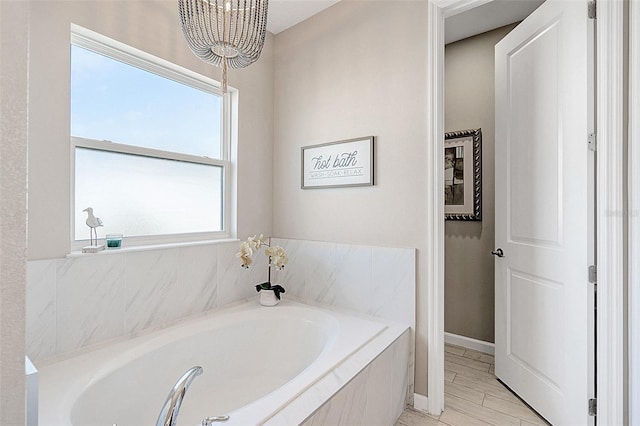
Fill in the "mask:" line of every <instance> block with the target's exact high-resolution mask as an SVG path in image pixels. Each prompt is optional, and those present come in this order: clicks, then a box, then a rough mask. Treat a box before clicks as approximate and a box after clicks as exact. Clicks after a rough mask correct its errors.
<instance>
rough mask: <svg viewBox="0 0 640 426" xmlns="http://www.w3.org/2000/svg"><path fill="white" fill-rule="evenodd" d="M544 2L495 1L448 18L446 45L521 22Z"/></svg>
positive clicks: (534, 0)
mask: <svg viewBox="0 0 640 426" xmlns="http://www.w3.org/2000/svg"><path fill="white" fill-rule="evenodd" d="M542 3H544V0H493V1H489V2H487V3H485V4H483V5H482V6H479V7H475V8H473V9H471V10H468V11H466V12H463V13H460V14H458V15H454V16H451V17H448V18H447V19H446V20H445V26H444V33H445V34H444V40H445V41H444V42H445V44H448V43H453V42H454V41H458V40H462V39H463V38H467V37H471V36H474V35H476V34H481V33H484V32H487V31H490V30H493V29H496V28H500V27H503V26H505V25H508V24H512V23H514V22H520V21H522V20H523V19H524V18H526V17H527V16H529V15H530V14H531V12H533V11H534V10H536V9H537V8H538V6H540V5H541V4H542Z"/></svg>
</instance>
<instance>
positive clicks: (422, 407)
mask: <svg viewBox="0 0 640 426" xmlns="http://www.w3.org/2000/svg"><path fill="white" fill-rule="evenodd" d="M413 408H414V409H416V410H418V411H422V412H423V413H427V414H428V413H429V398H427V397H426V396H424V395H420V394H419V393H414V394H413Z"/></svg>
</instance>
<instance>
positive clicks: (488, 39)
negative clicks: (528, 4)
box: [444, 24, 515, 342]
mask: <svg viewBox="0 0 640 426" xmlns="http://www.w3.org/2000/svg"><path fill="white" fill-rule="evenodd" d="M514 26H515V24H514V25H509V26H506V27H502V28H498V29H496V30H493V31H489V32H486V33H483V34H479V35H477V36H474V37H469V38H467V39H464V40H460V41H458V42H455V43H451V44H448V45H447V46H446V47H445V131H446V132H452V131H455V130H465V129H477V128H482V221H481V222H477V221H473V222H467V221H453V220H448V221H446V223H445V291H444V307H445V315H444V329H445V331H446V332H448V333H453V334H457V335H461V336H465V337H471V338H473V339H478V340H483V341H486V342H493V341H494V321H493V317H494V271H493V268H494V266H493V256H491V250H493V248H494V247H493V245H494V155H495V153H494V54H493V52H494V50H493V49H494V46H495V44H496V43H497V42H498V41H499V40H500V39H502V38H503V37H504V36H505V35H506V34H507V33H508V32H509V31H511V29H512V28H513V27H514Z"/></svg>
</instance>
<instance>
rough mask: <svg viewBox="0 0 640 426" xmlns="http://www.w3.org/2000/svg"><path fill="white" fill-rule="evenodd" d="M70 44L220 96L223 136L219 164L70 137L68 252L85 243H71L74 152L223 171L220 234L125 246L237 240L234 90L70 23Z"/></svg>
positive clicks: (153, 238)
mask: <svg viewBox="0 0 640 426" xmlns="http://www.w3.org/2000/svg"><path fill="white" fill-rule="evenodd" d="M71 44H73V45H76V46H79V47H82V48H85V49H88V50H91V51H93V52H96V53H100V54H103V55H105V56H107V57H110V58H112V59H116V60H119V61H122V62H124V63H126V64H130V65H133V66H135V67H138V68H140V69H142V70H145V71H148V72H152V73H154V74H157V75H160V76H162V77H164V78H168V79H171V80H173V81H176V82H179V83H182V84H185V85H188V86H190V87H194V88H196V89H199V90H202V91H205V92H208V93H212V94H215V95H219V96H222V103H223V107H222V117H221V123H222V131H221V141H222V145H221V152H220V155H221V159H212V158H208V157H204V156H195V155H189V154H180V153H175V152H169V151H163V150H156V149H152V148H145V147H138V146H134V145H126V144H119V143H114V142H111V141H106V140H103V141H98V140H93V139H85V138H79V137H73V136H71V137H70V139H71V143H70V157H71V161H70V175H71V188H70V190H71V197H70V203H71V214H70V221H71V227H70V229H71V235H70V239H71V250H72V252H74V251H78V250H80V249H81V248H82V247H84V246H86V245H88V243H89V239H83V240H75V235H74V234H75V209H76V208H77V207H76V206H75V157H76V147H79V148H89V149H96V150H101V151H109V152H118V153H128V154H133V155H142V156H147V157H153V158H161V159H169V160H178V161H186V162H190V163H197V164H208V165H214V166H221V167H223V191H224V194H223V209H224V210H223V211H222V225H223V227H222V230H221V231H216V232H199V233H183V234H166V235H150V236H134V237H127V236H126V235H125V237H124V238H125V244H126V247H143V246H154V247H156V248H157V246H158V245H173V244H180V243H188V242H201V241H218V240H227V239H233V238H235V235H236V226H237V225H236V222H237V217H236V211H237V210H236V202H237V201H236V200H237V196H236V193H235V191H236V187H237V186H236V181H237V175H236V170H237V169H236V167H235V161H236V160H237V158H236V149H235V146H236V143H237V130H236V128H235V126H237V124H238V123H237V118H236V114H237V110H238V108H237V100H238V91H237V90H236V89H235V88H232V87H229V88H228V92H227V93H226V94H223V93H222V91H221V88H220V83H218V82H217V81H215V80H213V79H211V78H209V77H206V76H203V75H201V74H198V73H196V72H193V71H191V70H189V69H187V68H183V67H181V66H179V65H176V64H174V63H171V62H169V61H166V60H164V59H161V58H158V57H156V56H153V55H151V54H149V53H146V52H143V51H141V50H138V49H136V48H134V47H131V46H128V45H126V44H124V43H121V42H118V41H116V40H113V39H110V38H108V37H106V36H104V35H102V34H98V33H96V32H93V31H91V30H88V29H86V28H83V27H81V26H79V25H75V24H71Z"/></svg>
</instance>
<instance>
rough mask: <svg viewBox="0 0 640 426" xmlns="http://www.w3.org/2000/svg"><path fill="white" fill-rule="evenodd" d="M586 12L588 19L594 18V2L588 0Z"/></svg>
mask: <svg viewBox="0 0 640 426" xmlns="http://www.w3.org/2000/svg"><path fill="white" fill-rule="evenodd" d="M587 14H588V16H589V19H596V2H595V1H590V2H589V3H588V6H587Z"/></svg>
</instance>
